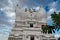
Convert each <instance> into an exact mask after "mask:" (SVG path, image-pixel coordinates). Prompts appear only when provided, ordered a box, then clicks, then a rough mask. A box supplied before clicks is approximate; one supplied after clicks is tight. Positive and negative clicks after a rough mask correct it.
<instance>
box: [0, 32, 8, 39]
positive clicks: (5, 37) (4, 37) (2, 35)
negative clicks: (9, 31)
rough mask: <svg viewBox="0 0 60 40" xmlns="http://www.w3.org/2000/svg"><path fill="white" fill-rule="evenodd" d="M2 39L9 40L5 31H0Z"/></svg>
mask: <svg viewBox="0 0 60 40" xmlns="http://www.w3.org/2000/svg"><path fill="white" fill-rule="evenodd" d="M0 40H8V36H6V35H5V34H3V33H0Z"/></svg>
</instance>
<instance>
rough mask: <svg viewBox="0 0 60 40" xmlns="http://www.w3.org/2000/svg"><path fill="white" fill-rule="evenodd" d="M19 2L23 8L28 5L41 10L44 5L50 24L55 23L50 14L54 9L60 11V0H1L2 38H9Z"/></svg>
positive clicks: (0, 36) (0, 24)
mask: <svg viewBox="0 0 60 40" xmlns="http://www.w3.org/2000/svg"><path fill="white" fill-rule="evenodd" d="M17 4H19V6H20V8H22V9H23V8H25V7H27V8H36V9H37V10H39V8H40V6H41V5H42V6H44V8H45V10H46V12H47V19H48V24H49V25H52V23H53V22H52V20H51V16H50V14H52V13H53V12H54V11H56V12H59V11H60V0H0V40H7V38H8V35H9V33H10V32H11V29H12V28H13V26H14V21H15V12H14V10H15V6H16V5H17ZM55 34H60V31H58V32H57V31H56V33H55ZM2 37H3V38H4V39H3V38H2Z"/></svg>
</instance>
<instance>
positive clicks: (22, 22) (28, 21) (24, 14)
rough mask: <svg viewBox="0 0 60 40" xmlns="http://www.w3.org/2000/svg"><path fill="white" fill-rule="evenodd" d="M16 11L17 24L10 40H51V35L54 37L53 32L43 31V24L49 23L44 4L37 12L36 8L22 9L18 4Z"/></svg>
mask: <svg viewBox="0 0 60 40" xmlns="http://www.w3.org/2000/svg"><path fill="white" fill-rule="evenodd" d="M15 13H16V19H15V26H14V28H13V29H12V32H11V33H10V35H9V38H8V40H50V38H49V37H53V35H52V34H43V33H42V30H41V27H42V25H46V24H47V16H46V11H45V9H44V8H43V7H42V6H41V7H40V11H39V12H36V10H35V9H27V8H25V9H24V10H21V9H20V8H19V6H18V5H17V6H16V10H15ZM46 35H48V36H46ZM52 39H54V38H52Z"/></svg>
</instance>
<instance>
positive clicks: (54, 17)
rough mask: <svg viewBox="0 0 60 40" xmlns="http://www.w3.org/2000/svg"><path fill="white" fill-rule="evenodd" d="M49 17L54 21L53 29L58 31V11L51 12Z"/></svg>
mask: <svg viewBox="0 0 60 40" xmlns="http://www.w3.org/2000/svg"><path fill="white" fill-rule="evenodd" d="M51 18H52V20H53V22H54V24H53V25H54V26H55V29H57V31H58V30H59V29H60V12H58V13H56V12H54V13H53V14H51Z"/></svg>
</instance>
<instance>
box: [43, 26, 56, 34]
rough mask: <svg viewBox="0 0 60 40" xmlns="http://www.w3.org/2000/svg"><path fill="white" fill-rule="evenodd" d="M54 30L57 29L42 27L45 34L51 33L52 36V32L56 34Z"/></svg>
mask: <svg viewBox="0 0 60 40" xmlns="http://www.w3.org/2000/svg"><path fill="white" fill-rule="evenodd" d="M54 29H55V27H54V26H50V25H46V26H42V31H43V33H47V32H48V33H51V34H52V32H54V33H55V31H54Z"/></svg>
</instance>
